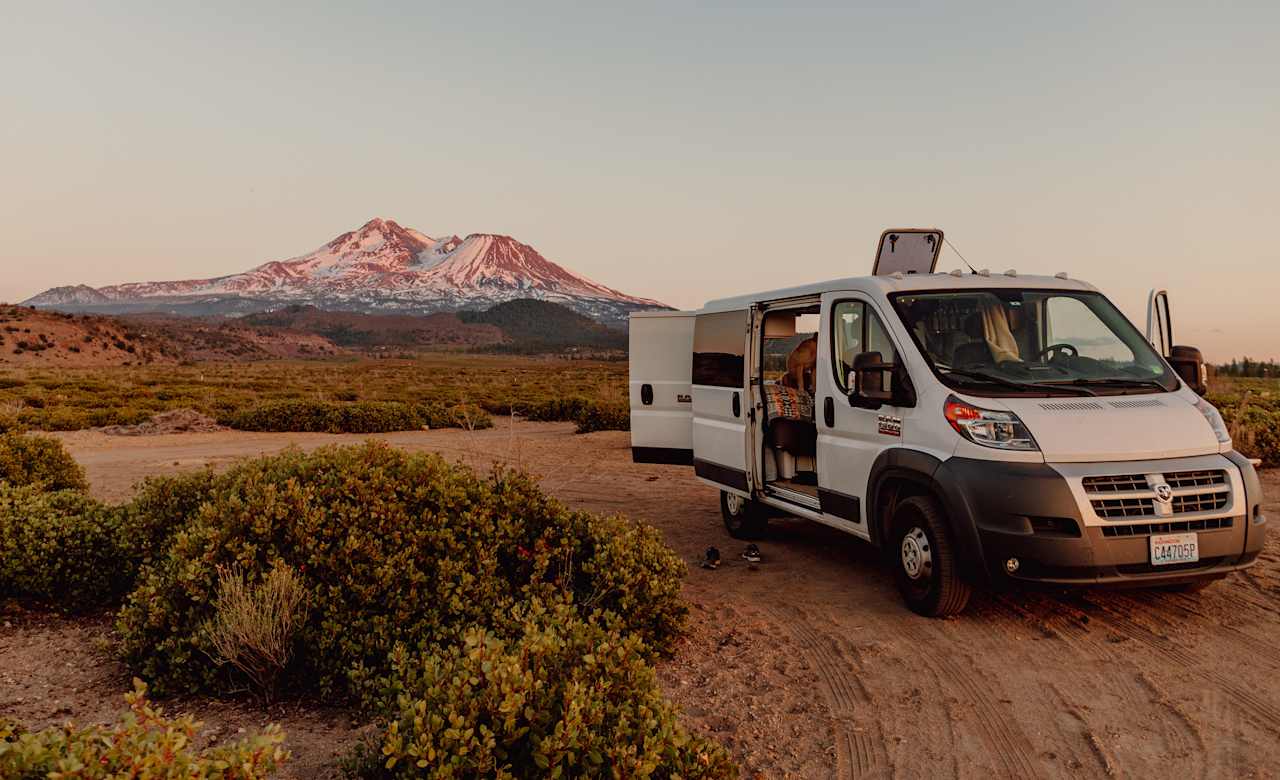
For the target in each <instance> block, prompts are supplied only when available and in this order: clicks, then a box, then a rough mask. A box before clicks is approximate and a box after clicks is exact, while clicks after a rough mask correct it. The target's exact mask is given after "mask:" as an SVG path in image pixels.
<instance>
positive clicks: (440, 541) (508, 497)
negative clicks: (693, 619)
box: [117, 442, 685, 693]
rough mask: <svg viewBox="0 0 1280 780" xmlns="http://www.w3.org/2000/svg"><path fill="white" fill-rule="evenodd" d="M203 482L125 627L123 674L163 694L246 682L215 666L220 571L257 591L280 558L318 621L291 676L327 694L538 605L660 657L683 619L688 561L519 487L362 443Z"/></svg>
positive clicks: (530, 487) (295, 455) (529, 484)
mask: <svg viewBox="0 0 1280 780" xmlns="http://www.w3.org/2000/svg"><path fill="white" fill-rule="evenodd" d="M211 480H212V481H213V483H214V484H213V488H212V489H211V492H210V497H209V499H208V500H207V501H205V502H204V503H202V504H201V505H200V507H199V509H198V510H197V511H196V512H195V514H194V516H193V518H192V519H191V520H190V522H189V523H188V524H187V525H186V527H185V528H184V529H183V530H181V531H180V532H178V533H177V534H176V535H175V536H174V537H173V540H172V544H171V546H170V547H171V549H170V552H169V554H168V555H167V557H165V558H164V559H162V560H159V561H157V562H156V563H154V564H153V565H152V566H151V567H149V568H148V570H147V571H146V573H145V576H143V577H142V578H140V580H139V582H138V585H137V588H136V589H135V590H134V592H133V593H132V594H130V596H129V599H128V601H127V603H126V604H125V606H124V608H123V609H122V611H121V613H120V617H119V621H118V624H117V627H118V630H119V633H120V636H121V637H122V647H123V652H124V656H125V659H126V661H127V662H128V663H129V664H130V666H131V667H132V668H134V669H135V670H136V671H137V672H138V673H139V674H140V675H141V676H143V677H145V678H146V679H148V680H151V681H154V682H155V684H156V685H157V687H158V689H159V688H163V690H164V691H165V692H166V693H167V692H172V691H179V690H188V691H189V690H200V689H206V690H207V689H219V688H225V687H228V686H230V685H234V684H236V683H238V682H239V681H238V680H236V679H234V678H233V677H229V676H228V674H229V673H230V670H228V669H226V668H222V669H219V668H218V667H216V666H215V665H213V664H212V663H210V656H211V655H212V654H213V653H214V648H213V646H212V644H211V642H210V638H209V636H208V633H207V631H206V630H205V626H207V624H208V621H209V619H210V618H211V616H212V614H213V604H214V601H215V597H216V592H217V583H218V567H219V566H222V567H229V566H239V567H241V568H242V570H243V571H244V572H245V574H246V577H251V578H257V577H261V576H263V575H264V574H265V573H266V572H267V571H268V570H269V569H270V568H271V567H272V566H274V565H275V564H276V562H277V561H279V562H281V563H283V564H285V565H288V566H291V567H293V568H295V569H297V570H298V572H300V574H301V575H302V577H303V578H304V580H305V582H306V586H307V590H308V591H309V592H310V593H311V594H312V596H313V608H312V610H311V612H310V613H309V616H308V619H307V622H306V625H305V626H304V627H303V628H302V629H301V631H300V633H299V637H300V646H299V653H298V657H297V662H296V663H295V665H294V668H293V672H294V674H293V675H292V678H293V679H292V681H293V682H294V683H301V684H305V685H306V686H307V687H314V688H317V689H318V690H319V691H320V692H321V693H334V692H343V691H347V690H349V687H348V679H347V678H348V674H349V672H350V671H351V670H352V669H355V668H364V669H366V670H370V671H371V672H376V671H378V670H380V669H385V668H386V666H387V663H388V661H387V654H388V653H389V652H390V650H391V649H392V647H393V646H394V645H395V644H396V643H405V644H407V645H408V646H409V647H410V648H412V649H414V650H419V649H422V648H424V647H429V646H434V645H436V644H438V643H441V642H449V641H454V640H456V638H457V636H458V635H459V632H460V631H461V630H463V629H464V628H466V627H468V626H472V625H477V626H482V627H487V628H492V629H494V630H497V631H501V630H503V628H504V626H509V621H510V617H509V615H510V613H511V610H512V609H513V608H514V607H515V606H517V605H518V604H520V603H522V602H523V601H525V600H527V599H528V598H530V597H531V596H533V595H546V594H555V593H564V594H570V595H572V596H573V597H574V600H575V602H576V603H578V604H581V605H583V607H584V608H586V609H592V610H600V611H602V612H603V611H612V612H615V613H617V614H619V615H621V616H622V623H621V627H622V628H623V629H625V630H628V631H632V632H635V633H637V634H638V635H639V636H640V638H641V639H642V640H644V641H646V642H647V643H649V645H650V646H651V647H652V648H653V649H654V650H655V651H658V652H661V651H663V650H665V649H667V648H668V647H669V646H670V643H671V641H672V640H673V639H674V637H675V636H676V634H677V633H678V631H679V629H680V626H681V622H682V620H683V617H684V612H685V608H684V606H683V604H682V603H681V601H680V599H679V589H680V583H679V580H680V576H681V574H682V573H683V563H682V562H681V561H680V560H679V559H678V558H677V557H676V556H675V554H674V553H672V552H671V551H670V550H669V549H668V548H666V547H665V546H664V545H663V544H662V542H661V540H660V538H659V536H658V534H657V532H656V531H654V530H653V529H649V528H644V527H640V526H635V525H632V524H630V523H628V522H626V521H624V520H621V519H618V518H597V517H593V516H591V515H588V514H586V513H581V512H571V511H569V510H567V509H566V508H565V507H564V506H562V505H561V504H559V503H558V502H556V501H554V500H552V499H551V498H549V497H547V496H546V495H545V494H543V493H542V492H541V491H540V490H539V489H538V488H537V486H536V485H535V484H534V483H533V481H532V480H530V479H529V478H527V477H524V476H520V475H516V474H511V473H504V472H498V473H495V474H493V475H492V476H490V477H489V478H481V477H479V476H477V475H476V474H475V473H474V472H472V471H471V470H470V469H467V468H464V467H462V466H456V465H451V464H449V463H447V462H446V461H444V460H443V459H442V458H440V457H439V456H436V455H410V454H406V453H403V452H400V451H398V450H394V449H392V448H390V447H388V446H386V445H384V444H380V443H374V442H370V443H367V444H365V445H362V446H358V447H346V448H340V447H331V448H325V449H322V450H319V451H317V452H315V453H312V454H302V453H300V452H296V451H293V452H287V453H285V454H282V455H278V456H274V457H269V458H263V459H260V460H256V461H249V462H246V463H244V464H241V465H239V466H236V467H234V468H233V469H231V470H230V471H229V472H227V473H226V474H225V475H222V476H219V477H216V478H214V477H211ZM288 682H289V680H288V679H286V681H285V683H286V684H287V683H288Z"/></svg>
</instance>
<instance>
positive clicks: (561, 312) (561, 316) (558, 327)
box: [458, 299, 627, 353]
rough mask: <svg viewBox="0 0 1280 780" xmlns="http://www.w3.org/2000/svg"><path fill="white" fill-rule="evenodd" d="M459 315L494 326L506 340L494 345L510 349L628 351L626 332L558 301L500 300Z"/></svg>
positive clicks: (464, 320) (504, 349)
mask: <svg viewBox="0 0 1280 780" xmlns="http://www.w3.org/2000/svg"><path fill="white" fill-rule="evenodd" d="M458 318H459V319H460V320H462V321H463V322H465V323H469V324H472V325H479V324H486V325H493V326H496V327H498V328H500V329H501V330H502V332H503V333H504V334H506V337H507V343H506V344H503V345H496V346H495V347H493V348H494V349H496V350H499V351H507V352H523V353H533V352H561V351H564V350H566V349H570V348H582V349H589V350H625V349H626V348H627V334H626V332H625V331H622V330H619V329H616V328H610V327H607V326H605V325H601V324H600V323H598V322H596V321H595V320H593V319H591V318H590V317H586V316H583V315H581V314H579V313H578V312H576V311H573V310H572V309H568V308H566V307H564V306H561V305H560V304H557V303H550V302H548V301H538V300H532V299H526V300H516V301H509V302H507V303H500V304H498V305H496V306H493V307H491V308H489V309H486V310H484V311H460V312H458Z"/></svg>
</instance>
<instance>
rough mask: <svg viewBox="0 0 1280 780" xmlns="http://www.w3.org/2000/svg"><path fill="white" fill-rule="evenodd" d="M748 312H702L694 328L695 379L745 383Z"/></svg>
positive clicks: (722, 383) (724, 384)
mask: <svg viewBox="0 0 1280 780" xmlns="http://www.w3.org/2000/svg"><path fill="white" fill-rule="evenodd" d="M746 341H747V312H746V310H745V309H743V310H742V311H727V312H721V313H719V314H699V315H698V319H697V322H696V324H695V325H694V328H693V383H694V384H695V385H711V386H713V387H736V388H741V387H743V386H744V385H745V383H746V366H745V361H744V358H745V350H746Z"/></svg>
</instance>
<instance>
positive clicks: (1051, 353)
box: [1036, 344, 1080, 363]
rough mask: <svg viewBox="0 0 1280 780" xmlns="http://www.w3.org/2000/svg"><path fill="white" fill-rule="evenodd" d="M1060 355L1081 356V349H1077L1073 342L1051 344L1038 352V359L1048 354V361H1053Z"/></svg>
mask: <svg viewBox="0 0 1280 780" xmlns="http://www.w3.org/2000/svg"><path fill="white" fill-rule="evenodd" d="M1059 355H1066V356H1067V357H1080V350H1078V349H1076V348H1075V346H1074V345H1072V344H1050V345H1049V346H1047V347H1045V348H1044V349H1042V350H1040V351H1039V352H1038V353H1037V354H1036V360H1040V359H1041V358H1044V357H1046V356H1048V358H1049V360H1048V362H1050V363H1052V362H1053V361H1055V360H1057V359H1058V356H1059Z"/></svg>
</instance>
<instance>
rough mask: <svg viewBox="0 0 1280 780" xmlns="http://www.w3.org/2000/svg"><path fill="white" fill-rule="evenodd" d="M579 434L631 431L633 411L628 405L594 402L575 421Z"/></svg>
mask: <svg viewBox="0 0 1280 780" xmlns="http://www.w3.org/2000/svg"><path fill="white" fill-rule="evenodd" d="M575 422H577V423H578V433H591V432H593V431H629V430H631V410H630V409H629V408H628V407H627V405H626V404H614V403H602V402H594V403H591V404H588V405H587V406H586V408H584V409H583V410H582V411H581V412H580V413H579V414H578V416H577V418H576V419H575Z"/></svg>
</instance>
